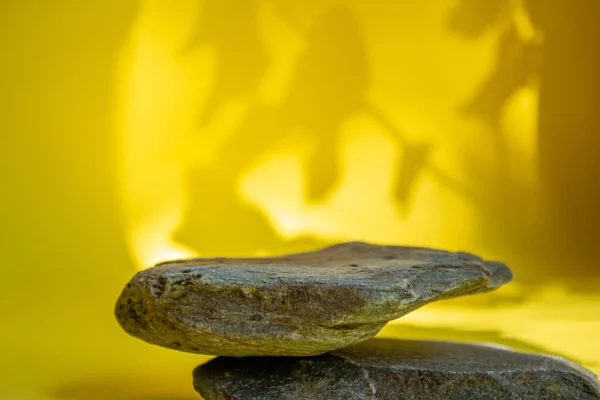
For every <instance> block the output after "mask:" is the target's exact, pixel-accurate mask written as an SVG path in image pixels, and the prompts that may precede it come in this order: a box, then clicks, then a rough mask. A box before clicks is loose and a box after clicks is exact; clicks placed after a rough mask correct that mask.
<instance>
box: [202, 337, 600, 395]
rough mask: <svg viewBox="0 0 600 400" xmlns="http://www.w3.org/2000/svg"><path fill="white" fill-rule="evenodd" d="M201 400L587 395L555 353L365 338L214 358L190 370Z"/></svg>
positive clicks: (581, 377) (594, 390) (595, 385)
mask: <svg viewBox="0 0 600 400" xmlns="http://www.w3.org/2000/svg"><path fill="white" fill-rule="evenodd" d="M194 387H195V389H196V391H197V392H198V393H200V394H201V395H202V396H203V397H204V398H205V399H206V400H215V399H237V400H267V399H277V400H287V399H290V400H292V399H293V400H301V399H310V400H321V399H322V400H333V399H343V400H352V399H357V400H358V399H373V400H375V399H378V400H387V399H389V400H392V399H394V400H402V399H411V400H429V399H431V400H433V399H435V400H440V399H444V400H454V399H455V400H475V399H480V400H504V399H506V400H527V399H531V400H534V399H535V400H543V399H564V400H576V399H577V400H587V399H600V384H599V382H598V379H597V378H596V376H594V374H592V373H591V372H590V371H588V370H586V369H584V368H582V367H580V366H579V365H577V364H574V363H571V362H569V361H566V360H564V359H562V358H559V357H552V356H544V355H534V354H527V353H518V352H514V351H511V350H504V349H500V348H497V347H491V346H483V345H473V344H461V343H451V342H430V341H411V340H393V339H371V340H369V341H366V342H363V343H360V344H358V345H356V346H352V347H348V348H345V349H341V350H338V351H335V352H333V353H330V354H323V355H320V356H316V357H278V358H274V357H246V358H233V357H217V358H215V359H213V360H211V361H209V362H208V363H206V364H204V365H201V366H199V367H197V368H196V370H195V371H194Z"/></svg>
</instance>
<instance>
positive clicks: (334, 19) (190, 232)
mask: <svg viewBox="0 0 600 400" xmlns="http://www.w3.org/2000/svg"><path fill="white" fill-rule="evenodd" d="M212 3H213V1H209V2H208V5H207V8H206V10H205V16H204V18H203V20H210V19H213V18H214V17H215V15H218V16H219V18H218V19H219V21H220V22H219V24H220V25H219V26H217V25H215V24H216V23H215V22H209V23H208V26H207V27H203V28H202V29H201V30H200V33H198V34H197V35H196V36H195V38H194V39H193V40H192V44H194V45H195V44H204V43H212V44H213V46H214V48H215V51H216V52H217V54H218V57H219V63H218V68H219V71H220V72H219V79H218V82H219V83H218V84H217V87H216V89H215V92H214V93H217V92H218V93H219V94H218V96H219V97H218V99H219V100H218V101H216V100H214V99H215V96H217V95H216V94H215V95H213V97H212V98H211V99H212V100H211V101H209V104H208V105H207V106H206V108H205V110H204V113H205V115H206V114H207V113H208V114H212V113H214V109H213V108H214V107H215V106H214V105H213V104H216V103H220V102H222V101H225V100H228V99H229V98H231V97H233V96H234V95H236V94H240V93H242V92H244V93H245V94H247V93H248V92H249V91H251V90H255V89H256V84H257V81H259V80H260V79H259V78H260V77H262V76H263V75H264V69H265V66H266V65H267V60H268V57H267V55H266V52H265V51H264V47H263V46H262V45H261V44H260V40H259V35H258V33H257V31H258V26H257V21H256V14H255V13H256V3H255V2H250V4H245V5H244V7H243V8H242V9H241V10H238V11H236V14H235V16H230V15H229V14H227V15H222V14H223V13H224V12H225V11H224V10H225V6H222V5H212ZM227 9H228V8H227ZM241 12H243V13H246V14H248V15H247V20H246V19H244V22H243V23H240V24H239V26H238V27H237V28H236V29H234V32H225V31H224V30H226V27H228V26H229V25H231V24H237V23H236V21H237V18H239V17H240V16H239V15H238V13H241ZM213 14H214V15H213ZM285 18H287V19H293V16H290V15H289V12H288V13H287V14H286V15H285ZM224 21H225V22H224ZM221 24H222V25H223V26H224V28H221ZM292 25H294V27H295V29H297V30H298V32H297V33H298V34H299V35H301V36H302V37H303V38H304V40H305V47H304V51H303V53H302V54H301V56H300V57H299V59H298V61H297V64H296V66H295V71H294V72H293V74H292V76H291V78H290V82H289V85H288V86H287V88H288V89H287V91H286V93H285V94H284V96H283V97H282V99H281V101H280V102H279V103H278V104H275V105H266V104H261V103H259V102H253V103H252V104H251V106H250V111H249V112H248V115H247V117H246V119H245V120H244V121H243V122H242V123H241V125H240V126H239V127H238V128H237V129H235V131H234V132H232V133H231V134H230V136H229V137H228V139H227V141H226V143H225V144H224V145H223V147H222V149H221V150H220V152H219V156H218V160H219V163H218V165H216V166H215V167H214V168H202V169H196V170H193V171H190V172H189V173H188V174H187V176H186V181H187V182H188V199H187V207H186V211H185V216H184V220H183V222H182V224H181V225H180V226H179V228H178V230H177V231H176V232H175V234H174V238H175V240H177V241H178V242H180V243H182V244H184V245H185V246H187V247H190V248H192V249H194V250H196V251H197V252H199V253H200V254H204V255H206V254H220V255H234V254H244V253H245V254H248V253H250V254H251V253H253V252H256V251H257V250H266V251H268V252H275V253H277V252H291V251H303V250H308V249H310V248H314V247H317V246H319V245H326V244H329V243H328V242H327V241H324V240H321V239H318V238H314V237H305V238H300V239H298V240H292V241H288V240H285V239H283V238H282V237H281V236H280V235H279V233H278V232H277V230H276V229H275V228H274V227H273V225H272V223H271V221H269V218H268V216H267V215H265V214H264V213H263V212H262V211H260V210H259V209H258V208H257V207H256V206H254V205H252V204H250V203H249V202H247V201H246V200H245V199H243V198H242V196H241V195H240V194H239V193H238V183H239V180H240V179H241V178H242V177H243V176H244V175H245V174H246V173H247V172H248V170H249V168H250V167H252V166H253V165H255V164H256V163H257V161H259V160H260V159H261V158H262V157H264V155H265V154H266V153H267V152H268V151H269V150H270V149H271V148H272V146H273V145H274V144H276V143H278V142H280V141H281V140H282V139H284V138H292V139H293V140H295V141H298V142H302V143H312V144H314V148H313V150H312V152H311V153H310V155H309V156H308V159H307V160H306V162H305V165H304V172H305V174H304V176H305V183H306V188H307V189H306V193H305V201H307V202H311V203H315V202H321V201H323V200H324V199H326V198H327V197H328V196H329V195H330V193H331V192H332V190H333V189H334V188H335V187H336V186H337V184H338V183H339V182H340V181H341V175H342V171H340V166H341V165H342V160H341V159H340V153H341V151H340V147H341V146H340V139H341V134H342V132H341V127H342V125H343V124H344V123H345V122H346V121H348V120H349V119H350V118H352V117H353V116H355V115H356V114H357V113H366V114H367V115H368V116H369V117H370V118H372V119H374V120H375V121H376V122H377V123H378V124H379V125H380V126H381V127H382V129H383V130H385V131H386V133H387V134H388V135H390V136H391V138H392V141H393V143H394V146H398V147H400V146H402V147H403V148H404V154H405V157H404V159H403V160H402V161H401V163H400V164H401V165H400V166H401V168H400V174H399V175H398V177H397V182H396V184H395V190H394V195H395V199H396V200H397V202H398V203H399V204H402V205H405V208H406V205H408V204H409V200H410V194H411V193H412V192H413V189H414V187H415V183H416V182H418V178H419V176H420V174H421V172H422V171H423V170H424V169H425V168H427V162H428V156H429V153H430V147H431V146H429V145H424V144H412V143H408V142H407V141H406V140H405V139H404V137H403V134H402V132H401V131H400V130H399V129H397V128H396V127H395V126H394V124H392V123H391V122H390V121H389V120H388V118H387V117H386V116H385V115H383V114H382V113H381V112H380V111H379V110H378V109H377V107H375V106H373V105H371V104H369V102H368V101H367V89H368V87H369V65H368V57H367V49H366V45H365V39H364V33H363V30H362V27H361V26H360V24H359V22H358V20H357V18H356V17H355V15H354V14H353V13H352V12H351V11H350V10H349V9H348V8H346V7H343V6H341V5H338V6H335V7H333V8H331V9H329V10H328V11H327V12H325V13H323V14H322V15H321V16H320V17H319V18H317V20H316V21H315V22H314V23H313V24H312V26H311V27H310V28H309V29H308V30H306V31H300V29H301V28H299V27H298V24H292ZM240 36H243V37H244V38H243V39H241V38H240ZM245 38H249V39H245ZM246 41H248V43H246ZM242 47H243V48H244V50H243V51H241V52H240V48H242ZM245 64H248V65H249V67H248V69H249V71H247V72H239V69H240V68H239V67H240V65H245ZM244 68H246V67H244ZM236 74H237V75H236ZM234 76H235V77H236V79H237V80H238V81H236V79H234V78H233V77H234ZM242 80H243V82H242ZM229 86H231V87H232V88H233V87H236V88H237V89H235V90H239V92H235V90H234V89H231V90H229V89H227V87H229ZM234 92H235V93H234ZM239 239H243V240H239ZM231 241H235V242H236V243H243V244H241V245H236V249H232V248H231V246H229V243H230V242H231Z"/></svg>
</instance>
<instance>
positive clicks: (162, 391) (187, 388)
mask: <svg viewBox="0 0 600 400" xmlns="http://www.w3.org/2000/svg"><path fill="white" fill-rule="evenodd" d="M192 390H193V389H192V385H191V382H190V383H188V384H187V385H184V386H182V385H181V384H180V383H179V382H172V383H170V382H167V381H164V380H163V381H161V380H160V379H159V378H157V377H146V378H144V379H136V378H135V377H131V378H130V379H127V378H126V377H120V378H113V379H102V378H99V379H98V380H92V379H89V380H82V381H75V382H68V383H65V384H63V385H60V386H59V387H57V388H55V389H53V390H50V398H52V399H55V400H108V399H110V400H198V399H199V396H198V394H197V393H194V392H193V391H192Z"/></svg>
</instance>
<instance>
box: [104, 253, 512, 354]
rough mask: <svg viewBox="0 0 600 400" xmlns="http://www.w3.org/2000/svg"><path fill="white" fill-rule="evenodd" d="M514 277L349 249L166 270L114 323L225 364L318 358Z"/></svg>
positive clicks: (189, 263) (442, 258)
mask: <svg viewBox="0 0 600 400" xmlns="http://www.w3.org/2000/svg"><path fill="white" fill-rule="evenodd" d="M511 279H512V274H511V272H510V270H509V269H508V267H506V266H505V265H504V264H502V263H499V262H486V261H484V260H482V259H481V258H479V257H477V256H475V255H472V254H468V253H452V252H446V251H441V250H434V249H428V248H416V247H401V246H379V245H372V244H367V243H360V242H353V243H344V244H339V245H335V246H331V247H328V248H325V249H322V250H319V251H315V252H311V253H301V254H292V255H289V256H282V257H272V258H247V259H227V258H208V259H193V260H181V261H171V262H166V263H162V264H158V265H157V266H156V267H154V268H150V269H147V270H145V271H141V272H139V273H138V274H137V275H135V276H134V277H133V279H132V280H131V281H130V282H129V284H128V285H127V286H126V288H125V289H124V290H123V292H122V294H121V296H120V298H119V300H118V302H117V305H116V311H115V313H116V317H117V319H118V321H119V323H120V324H121V326H122V327H123V329H125V331H127V332H128V333H130V334H131V335H133V336H135V337H138V338H140V339H142V340H145V341H147V342H149V343H153V344H156V345H159V346H164V347H168V348H171V349H176V350H181V351H187V352H192V353H201V354H214V355H226V356H260V355H275V356H307V355H318V354H322V353H325V352H327V351H331V350H335V349H339V348H342V347H346V346H349V345H352V344H356V343H359V342H362V341H364V340H367V339H370V338H372V337H373V336H375V335H376V334H377V332H379V331H380V330H381V328H383V326H384V325H385V324H386V323H387V322H388V321H390V320H393V319H396V318H398V317H401V316H402V315H404V314H407V313H409V312H411V311H413V310H415V309H417V308H419V307H421V306H423V305H425V304H427V303H430V302H432V301H435V300H440V299H444V298H449V297H456V296H461V295H466V294H472V293H478V292H484V291H488V290H493V289H495V288H497V287H499V286H500V285H502V284H504V283H506V282H509V281H510V280H511Z"/></svg>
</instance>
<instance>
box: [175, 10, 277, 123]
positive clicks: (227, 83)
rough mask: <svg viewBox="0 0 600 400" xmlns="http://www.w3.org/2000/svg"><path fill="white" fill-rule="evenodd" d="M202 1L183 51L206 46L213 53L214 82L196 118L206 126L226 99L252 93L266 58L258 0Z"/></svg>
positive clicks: (260, 77) (264, 70) (265, 69)
mask: <svg viewBox="0 0 600 400" xmlns="http://www.w3.org/2000/svg"><path fill="white" fill-rule="evenodd" d="M202 4H203V5H204V7H202V14H201V16H200V18H198V22H197V24H196V28H195V31H194V33H193V35H192V37H191V39H190V41H189V43H188V45H187V46H186V48H185V49H184V50H185V52H189V51H191V50H193V49H195V48H197V47H201V46H209V47H210V48H211V49H212V50H213V52H214V54H215V58H216V64H217V65H216V77H215V83H214V86H213V88H212V92H211V93H210V95H209V98H208V101H207V103H206V105H205V107H204V109H203V110H202V114H201V118H200V124H201V126H206V125H208V124H210V123H211V121H212V120H213V118H214V116H215V114H216V113H217V112H218V111H219V109H220V108H221V107H222V106H223V105H225V104H226V103H227V102H229V101H231V100H236V99H239V98H244V97H248V96H252V94H253V93H254V92H255V90H256V89H257V87H258V86H259V85H260V83H261V81H262V78H263V77H264V76H265V72H266V71H267V68H268V66H269V59H268V54H267V50H266V48H265V46H264V44H263V43H262V41H261V38H260V30H259V22H258V9H259V2H258V0H243V1H237V0H219V1H215V0H208V1H202Z"/></svg>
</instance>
